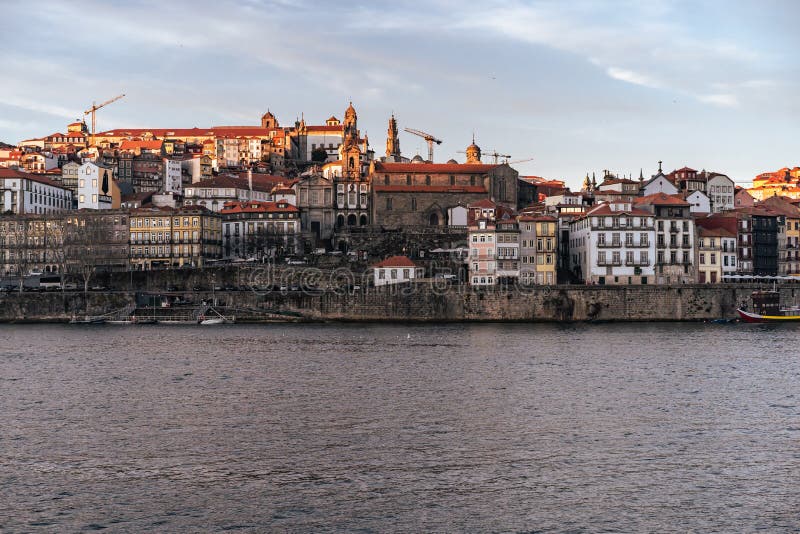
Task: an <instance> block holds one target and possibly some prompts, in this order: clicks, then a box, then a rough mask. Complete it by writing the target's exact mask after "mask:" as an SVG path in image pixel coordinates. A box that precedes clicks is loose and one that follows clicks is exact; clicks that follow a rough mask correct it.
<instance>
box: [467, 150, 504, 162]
mask: <svg viewBox="0 0 800 534" xmlns="http://www.w3.org/2000/svg"><path fill="white" fill-rule="evenodd" d="M458 153H459V154H466V152H465V151H464V150H459V151H458ZM483 155H484V156H488V157H490V158H494V164H495V165H497V160H498V159H500V158H503V159H505V160H506V162H508V159H509V158H510V157H511V156H509V155H508V154H500V153H498V152H497V150H495V151H494V152H490V153H488V154H483Z"/></svg>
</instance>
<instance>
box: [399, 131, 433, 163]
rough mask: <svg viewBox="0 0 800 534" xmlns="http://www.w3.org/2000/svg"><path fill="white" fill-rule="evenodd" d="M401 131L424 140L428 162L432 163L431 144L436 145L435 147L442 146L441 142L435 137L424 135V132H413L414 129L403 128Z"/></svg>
mask: <svg viewBox="0 0 800 534" xmlns="http://www.w3.org/2000/svg"><path fill="white" fill-rule="evenodd" d="M403 130H405V131H407V132H408V133H410V134H414V135H418V136H420V137H421V138H423V139H425V141H426V142H427V143H428V161H430V162H431V163H433V143H436V144H437V145H441V144H442V140H441V139H437V138H436V137H434V136H432V135H431V134H429V133H425V132H423V131H420V130H415V129H414V128H403Z"/></svg>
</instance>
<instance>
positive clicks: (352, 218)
mask: <svg viewBox="0 0 800 534" xmlns="http://www.w3.org/2000/svg"><path fill="white" fill-rule="evenodd" d="M356 222H357V219H356V215H355V214H354V213H351V214H350V215H348V216H347V226H355V225H356Z"/></svg>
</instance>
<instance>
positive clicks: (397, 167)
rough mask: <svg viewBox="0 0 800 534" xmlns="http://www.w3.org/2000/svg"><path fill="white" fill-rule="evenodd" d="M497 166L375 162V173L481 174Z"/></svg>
mask: <svg viewBox="0 0 800 534" xmlns="http://www.w3.org/2000/svg"><path fill="white" fill-rule="evenodd" d="M499 166H500V165H484V164H483V163H383V162H377V161H376V162H375V172H376V173H378V172H382V173H391V172H402V173H428V174H436V173H442V174H444V173H453V174H458V173H468V174H481V173H486V172H489V171H490V170H492V169H494V168H495V167H499Z"/></svg>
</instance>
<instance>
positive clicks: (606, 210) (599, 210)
mask: <svg viewBox="0 0 800 534" xmlns="http://www.w3.org/2000/svg"><path fill="white" fill-rule="evenodd" d="M590 215H644V216H650V217H652V216H653V214H652V213H650V212H648V211H644V210H639V209H636V208H631V209H629V210H612V209H611V205H610V204H607V203H603V204H600V205H599V206H597V207H596V208H594V209H592V210H591V211H588V212H586V214H585V216H586V217H588V216H590Z"/></svg>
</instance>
